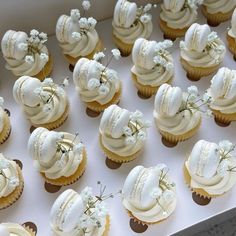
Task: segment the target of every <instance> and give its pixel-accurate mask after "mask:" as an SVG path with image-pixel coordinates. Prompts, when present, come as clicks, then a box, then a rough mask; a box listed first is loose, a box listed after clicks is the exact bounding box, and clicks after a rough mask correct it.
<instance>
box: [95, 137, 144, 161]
mask: <svg viewBox="0 0 236 236" xmlns="http://www.w3.org/2000/svg"><path fill="white" fill-rule="evenodd" d="M99 143H100V146H101V148H102V151H103V153H104V154H105V156H106V157H107V158H108V159H110V160H112V161H114V162H116V163H127V162H130V161H133V160H134V159H136V158H137V157H138V155H139V154H140V153H141V150H140V151H138V152H136V153H134V154H133V155H130V156H127V157H123V156H119V155H116V154H115V153H113V152H111V151H109V150H108V149H107V148H105V147H104V145H103V144H102V135H101V134H99Z"/></svg>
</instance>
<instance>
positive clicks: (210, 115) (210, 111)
mask: <svg viewBox="0 0 236 236" xmlns="http://www.w3.org/2000/svg"><path fill="white" fill-rule="evenodd" d="M206 115H207V116H208V117H212V116H213V113H212V110H210V109H208V110H207V111H206Z"/></svg>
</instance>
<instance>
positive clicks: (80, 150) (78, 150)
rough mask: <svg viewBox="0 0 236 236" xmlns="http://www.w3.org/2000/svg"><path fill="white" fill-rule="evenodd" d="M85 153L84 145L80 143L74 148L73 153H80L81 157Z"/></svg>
mask: <svg viewBox="0 0 236 236" xmlns="http://www.w3.org/2000/svg"><path fill="white" fill-rule="evenodd" d="M83 151H84V144H83V143H78V144H76V145H74V146H73V152H75V153H78V154H79V155H81V154H82V153H83Z"/></svg>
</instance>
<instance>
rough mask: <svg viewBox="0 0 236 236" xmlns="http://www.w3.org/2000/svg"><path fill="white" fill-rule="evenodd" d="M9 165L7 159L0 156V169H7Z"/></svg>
mask: <svg viewBox="0 0 236 236" xmlns="http://www.w3.org/2000/svg"><path fill="white" fill-rule="evenodd" d="M9 166H10V163H9V161H8V160H7V159H5V158H4V157H2V154H1V157H0V170H4V169H7V168H8V167H9Z"/></svg>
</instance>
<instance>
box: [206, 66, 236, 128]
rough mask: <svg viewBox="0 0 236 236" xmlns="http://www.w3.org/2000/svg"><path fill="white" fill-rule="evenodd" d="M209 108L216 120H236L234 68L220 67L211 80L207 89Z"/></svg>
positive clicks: (235, 74)
mask: <svg viewBox="0 0 236 236" xmlns="http://www.w3.org/2000/svg"><path fill="white" fill-rule="evenodd" d="M206 96H208V97H209V99H210V100H211V101H210V108H211V110H212V112H213V115H214V116H215V119H216V121H218V122H219V123H222V124H225V125H227V124H230V122H231V121H235V120H236V70H230V69H228V68H226V67H222V68H220V69H219V70H218V72H217V73H216V75H215V76H214V77H213V78H212V80H211V86H210V88H209V89H208V90H207V93H206Z"/></svg>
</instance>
